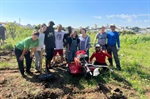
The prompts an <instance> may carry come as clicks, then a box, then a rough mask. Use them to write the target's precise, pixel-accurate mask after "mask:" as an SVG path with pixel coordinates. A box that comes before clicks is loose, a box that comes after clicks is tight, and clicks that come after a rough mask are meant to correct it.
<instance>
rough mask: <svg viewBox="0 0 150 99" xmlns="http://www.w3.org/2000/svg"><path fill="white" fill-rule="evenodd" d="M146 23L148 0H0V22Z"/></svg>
mask: <svg viewBox="0 0 150 99" xmlns="http://www.w3.org/2000/svg"><path fill="white" fill-rule="evenodd" d="M19 18H20V19H21V24H23V25H26V24H32V25H34V24H35V25H37V24H42V23H46V24H48V22H49V21H51V20H52V21H54V22H55V24H56V25H57V24H62V25H63V26H65V27H66V26H72V27H80V26H82V27H86V26H90V27H93V26H94V24H97V25H98V26H102V25H106V24H112V23H113V24H116V26H132V27H133V26H138V27H150V0H0V22H6V21H7V22H14V21H16V22H18V23H19Z"/></svg>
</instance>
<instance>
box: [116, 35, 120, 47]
mask: <svg viewBox="0 0 150 99" xmlns="http://www.w3.org/2000/svg"><path fill="white" fill-rule="evenodd" d="M116 37H117V44H118V49H120V38H119V33H118V32H117V33H116Z"/></svg>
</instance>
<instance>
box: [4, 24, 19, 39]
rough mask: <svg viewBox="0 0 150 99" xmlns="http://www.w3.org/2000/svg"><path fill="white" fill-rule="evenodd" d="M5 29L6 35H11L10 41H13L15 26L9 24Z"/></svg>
mask: <svg viewBox="0 0 150 99" xmlns="http://www.w3.org/2000/svg"><path fill="white" fill-rule="evenodd" d="M6 27H7V33H9V34H10V35H11V37H12V39H13V40H14V39H15V32H16V28H17V25H16V24H15V23H13V22H10V23H8V24H7V25H6Z"/></svg>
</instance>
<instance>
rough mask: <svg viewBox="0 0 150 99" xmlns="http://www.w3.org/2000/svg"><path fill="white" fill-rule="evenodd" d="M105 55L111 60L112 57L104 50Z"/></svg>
mask: <svg viewBox="0 0 150 99" xmlns="http://www.w3.org/2000/svg"><path fill="white" fill-rule="evenodd" d="M103 53H104V54H105V55H106V56H107V57H108V58H111V55H110V54H108V53H107V52H106V51H105V50H103Z"/></svg>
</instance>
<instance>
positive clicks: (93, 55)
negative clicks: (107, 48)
mask: <svg viewBox="0 0 150 99" xmlns="http://www.w3.org/2000/svg"><path fill="white" fill-rule="evenodd" d="M94 57H95V53H93V54H92V56H91V57H90V60H89V62H92V60H93V58H94Z"/></svg>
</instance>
